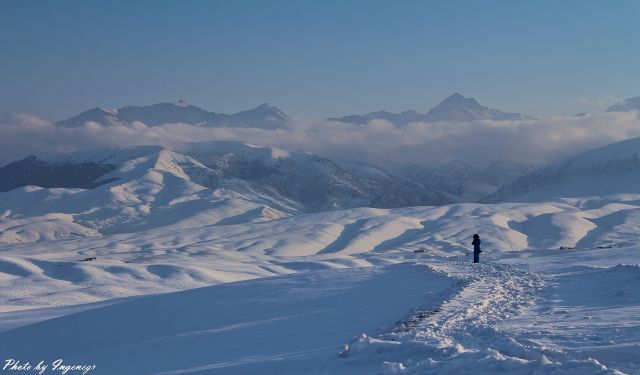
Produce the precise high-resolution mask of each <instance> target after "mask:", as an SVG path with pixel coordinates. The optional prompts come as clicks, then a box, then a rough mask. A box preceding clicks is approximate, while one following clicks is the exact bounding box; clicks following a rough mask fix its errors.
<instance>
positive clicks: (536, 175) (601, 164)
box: [485, 138, 640, 202]
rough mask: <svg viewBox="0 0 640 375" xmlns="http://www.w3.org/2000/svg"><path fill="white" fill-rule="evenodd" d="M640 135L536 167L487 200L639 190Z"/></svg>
mask: <svg viewBox="0 0 640 375" xmlns="http://www.w3.org/2000/svg"><path fill="white" fill-rule="evenodd" d="M639 189H640V138H633V139H628V140H625V141H621V142H617V143H614V144H611V145H608V146H605V147H601V148H598V149H594V150H591V151H587V152H585V153H582V154H580V155H577V156H574V157H571V158H568V159H566V160H563V161H560V162H557V163H555V164H552V165H550V166H548V167H546V168H542V169H539V170H536V171H534V172H532V173H530V174H528V175H525V176H523V177H521V178H519V179H517V180H516V181H514V182H512V183H510V184H507V185H505V186H503V187H501V188H500V189H499V190H498V191H496V192H495V193H494V194H492V195H491V196H489V197H487V198H486V199H485V201H487V202H507V201H520V202H523V201H532V202H533V201H545V200H549V199H553V198H554V197H584V196H590V195H594V196H603V195H611V194H618V193H637V192H638V191H639Z"/></svg>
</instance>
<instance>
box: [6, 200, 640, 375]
mask: <svg viewBox="0 0 640 375" xmlns="http://www.w3.org/2000/svg"><path fill="white" fill-rule="evenodd" d="M639 213H640V195H638V194H636V195H620V196H611V197H601V198H585V199H566V200H561V201H555V202H548V203H538V204H499V205H479V204H460V205H451V206H443V207H412V208H402V209H394V210H380V209H371V208H358V209H351V210H343V211H333V212H324V213H316V214H309V215H299V216H295V217H285V218H282V219H278V220H272V221H268V222H261V223H238V224H231V225H224V226H207V225H203V226H201V227H192V228H181V229H179V230H167V229H163V228H160V229H156V230H146V231H143V232H138V233H123V234H114V235H105V236H102V237H96V238H81V239H74V240H67V241H58V242H53V243H52V242H48V243H44V242H41V243H35V244H14V245H8V244H4V245H0V281H2V283H3V288H1V289H0V306H1V307H0V310H1V311H3V312H0V331H3V332H0V353H2V354H3V355H6V356H7V357H8V358H15V359H18V360H22V361H27V360H30V361H32V362H33V361H35V362H36V363H37V362H38V361H45V363H49V365H50V367H49V369H48V370H47V372H45V374H55V373H58V372H56V371H55V370H53V369H52V368H51V363H52V362H51V361H53V360H55V359H57V358H62V359H63V361H64V363H66V364H85V365H94V364H95V365H96V368H95V370H94V371H92V373H94V374H114V373H118V374H123V375H125V374H139V375H144V374H181V373H216V374H217V373H221V374H247V373H257V374H300V373H305V374H314V373H317V374H326V373H331V374H393V373H408V374H460V373H474V374H482V375H484V374H496V373H509V374H521V375H525V374H536V373H539V374H543V373H555V374H567V375H574V374H575V375H578V374H580V375H582V374H589V375H590V374H594V375H595V374H611V375H620V374H627V375H630V374H636V373H638V371H639V370H640V362H639V361H638V359H637V349H638V348H639V347H640V330H639V328H638V327H640V320H639V319H640V318H639V317H640V314H639V309H640V294H639V292H638V288H637V286H636V285H637V281H638V278H639V277H640V270H639V268H638V266H637V265H634V263H637V257H638V254H639V253H638V251H640V249H639V247H638V240H639V239H640V234H639V231H638V228H639V225H640V214H639ZM475 232H478V233H480V235H481V237H482V239H483V241H484V247H483V254H482V258H481V259H482V260H481V262H482V263H480V264H477V265H474V264H470V257H468V256H466V254H468V249H469V247H470V244H469V240H470V237H471V235H472V234H473V233H475ZM560 246H564V247H572V248H573V247H575V249H570V250H566V249H560ZM414 250H424V251H425V253H422V254H421V255H420V256H421V257H422V259H421V260H419V261H417V262H416V261H415V260H413V258H414V256H415V255H414ZM93 257H95V259H93V260H91V261H83V260H84V259H85V258H88V259H92V258H93ZM407 261H409V262H410V263H420V264H418V265H415V264H410V263H407ZM361 267H366V268H361ZM266 276H276V277H269V278H265V277H266ZM249 279H255V280H249ZM240 280H246V281H242V282H238V283H233V282H234V281H240ZM230 282H232V283H230ZM214 284H222V285H214ZM212 285H214V286H212ZM205 286H206V288H200V289H193V290H188V291H184V292H179V293H171V294H164V295H159V296H148V297H145V298H135V297H132V296H135V295H141V294H142V295H144V294H156V293H160V292H168V291H177V290H184V289H191V288H196V287H205ZM123 297H127V298H123ZM65 305H74V306H65ZM36 307H41V308H40V309H34V308H36ZM345 345H346V346H345ZM158 353H162V355H159V354H158ZM34 358H35V359H34Z"/></svg>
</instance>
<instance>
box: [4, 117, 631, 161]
mask: <svg viewBox="0 0 640 375" xmlns="http://www.w3.org/2000/svg"><path fill="white" fill-rule="evenodd" d="M636 136H640V120H639V119H638V117H637V114H636V112H630V113H619V112H617V113H599V114H591V115H586V116H579V117H574V116H564V117H554V118H551V119H546V120H539V121H527V122H491V121H484V122H473V123H443V122H440V123H414V124H409V125H407V126H405V127H402V128H397V127H395V126H393V125H392V124H390V123H388V122H386V121H379V120H377V121H372V122H370V123H369V124H366V125H349V124H344V123H340V122H335V121H318V120H305V119H298V120H295V121H292V123H291V124H290V126H289V127H288V128H287V129H279V130H263V129H246V128H202V127H196V126H191V125H186V124H165V125H162V126H156V127H149V126H147V125H145V124H143V123H140V122H135V123H133V124H132V125H131V126H120V125H113V126H101V125H99V124H96V123H87V124H85V125H84V126H83V127H80V128H63V127H57V126H55V125H54V124H52V123H51V122H48V121H46V120H43V119H40V118H37V117H34V116H30V115H15V116H13V117H12V118H11V119H9V121H6V120H5V121H3V122H2V123H0V164H6V163H8V162H11V161H14V160H17V159H19V158H22V157H25V156H27V155H30V154H37V155H51V154H57V153H61V152H69V151H74V150H79V149H87V148H95V147H105V146H106V147H112V146H129V145H136V144H160V145H166V146H170V145H172V144H175V143H176V142H184V141H206V140H238V141H244V142H249V143H253V144H260V145H265V146H276V147H282V148H286V149H290V150H302V151H309V152H314V153H317V154H319V155H322V156H326V157H330V158H336V159H343V160H352V161H364V162H369V163H374V164H383V165H384V164H387V163H391V162H418V163H423V164H433V163H437V162H442V161H446V160H451V159H461V160H465V161H469V162H472V163H486V162H490V161H492V160H512V161H517V162H541V161H550V160H556V159H559V158H563V157H566V156H570V155H573V154H576V153H579V152H582V151H586V150H588V149H591V148H594V147H598V146H602V145H605V144H608V143H612V142H615V141H618V140H622V139H627V138H632V137H636Z"/></svg>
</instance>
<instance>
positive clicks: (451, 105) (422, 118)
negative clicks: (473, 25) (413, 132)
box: [330, 93, 535, 126]
mask: <svg viewBox="0 0 640 375" xmlns="http://www.w3.org/2000/svg"><path fill="white" fill-rule="evenodd" d="M330 120H333V121H340V122H345V123H354V124H366V123H368V122H369V121H372V120H385V121H388V122H390V123H392V124H394V125H396V126H405V125H408V124H410V123H414V122H438V121H449V122H467V121H481V120H492V121H529V120H535V118H534V117H531V116H527V115H523V114H521V113H507V112H502V111H500V110H497V109H493V108H489V107H486V106H483V105H481V104H480V103H478V101H476V100H475V99H473V98H465V97H464V96H462V95H461V94H459V93H455V94H453V95H451V96H449V97H448V98H446V99H444V100H443V101H442V102H440V104H438V105H437V106H435V107H433V108H431V109H430V110H429V111H428V112H427V113H424V114H423V113H419V112H416V111H413V110H408V111H404V112H401V113H393V112H387V111H378V112H371V113H367V114H364V115H348V116H343V117H340V118H331V119H330Z"/></svg>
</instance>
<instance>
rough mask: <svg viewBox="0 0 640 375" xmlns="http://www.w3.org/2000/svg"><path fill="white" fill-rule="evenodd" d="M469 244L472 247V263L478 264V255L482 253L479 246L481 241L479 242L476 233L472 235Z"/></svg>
mask: <svg viewBox="0 0 640 375" xmlns="http://www.w3.org/2000/svg"><path fill="white" fill-rule="evenodd" d="M471 244H472V245H473V263H480V253H481V252H482V250H480V245H481V244H482V241H480V236H478V233H476V234H474V235H473V242H471Z"/></svg>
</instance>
